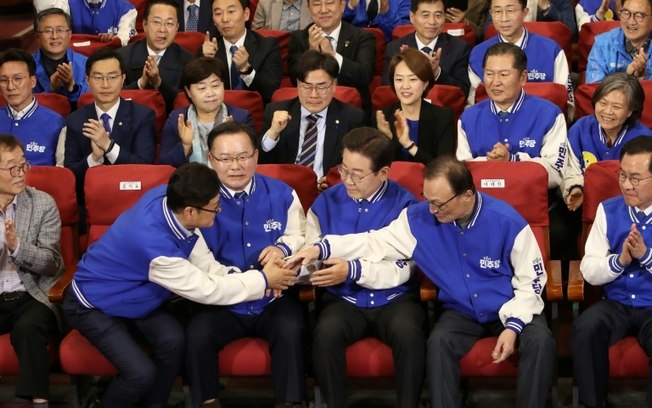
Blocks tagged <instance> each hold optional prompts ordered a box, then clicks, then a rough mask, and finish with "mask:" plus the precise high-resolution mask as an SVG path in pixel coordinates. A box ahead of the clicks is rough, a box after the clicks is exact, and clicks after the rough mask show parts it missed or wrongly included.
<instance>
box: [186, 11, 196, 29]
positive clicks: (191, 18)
mask: <svg viewBox="0 0 652 408" xmlns="http://www.w3.org/2000/svg"><path fill="white" fill-rule="evenodd" d="M198 8H199V7H197V5H196V4H191V5H189V6H188V22H187V23H186V31H197V9H198Z"/></svg>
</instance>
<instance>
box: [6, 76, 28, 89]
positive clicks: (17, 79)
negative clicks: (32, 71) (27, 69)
mask: <svg viewBox="0 0 652 408" xmlns="http://www.w3.org/2000/svg"><path fill="white" fill-rule="evenodd" d="M26 78H27V77H26V76H22V75H16V76H13V77H11V78H9V77H1V78H0V86H1V87H3V88H6V87H8V86H9V82H11V84H12V85H13V86H21V85H22V84H23V81H24V80H25V79H26Z"/></svg>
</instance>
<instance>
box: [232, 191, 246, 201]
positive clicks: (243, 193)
mask: <svg viewBox="0 0 652 408" xmlns="http://www.w3.org/2000/svg"><path fill="white" fill-rule="evenodd" d="M233 197H235V198H236V199H238V200H240V199H244V198H247V192H246V191H238V192H237V193H235V194H233Z"/></svg>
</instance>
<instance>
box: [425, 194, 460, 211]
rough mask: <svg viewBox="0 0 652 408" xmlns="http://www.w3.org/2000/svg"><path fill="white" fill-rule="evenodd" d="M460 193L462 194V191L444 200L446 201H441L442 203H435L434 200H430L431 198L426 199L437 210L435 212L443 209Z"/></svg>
mask: <svg viewBox="0 0 652 408" xmlns="http://www.w3.org/2000/svg"><path fill="white" fill-rule="evenodd" d="M459 195H460V193H458V194H455V195H454V196H452V197H451V198H449V199H448V200H446V201H444V202H443V203H441V204H437V203H435V202H434V201H430V200H426V201H428V204H430V206H431V207H432V209H433V210H435V212H437V213H440V212H441V210H443V209H444V207H446V204H448V203H450V202H451V201H453V200H454V199H455V197H457V196H459Z"/></svg>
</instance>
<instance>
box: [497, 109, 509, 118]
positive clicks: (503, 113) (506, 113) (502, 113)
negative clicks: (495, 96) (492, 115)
mask: <svg viewBox="0 0 652 408" xmlns="http://www.w3.org/2000/svg"><path fill="white" fill-rule="evenodd" d="M507 115H509V112H507V111H500V112H498V116H500V117H501V118H504V117H505V116H507Z"/></svg>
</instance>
